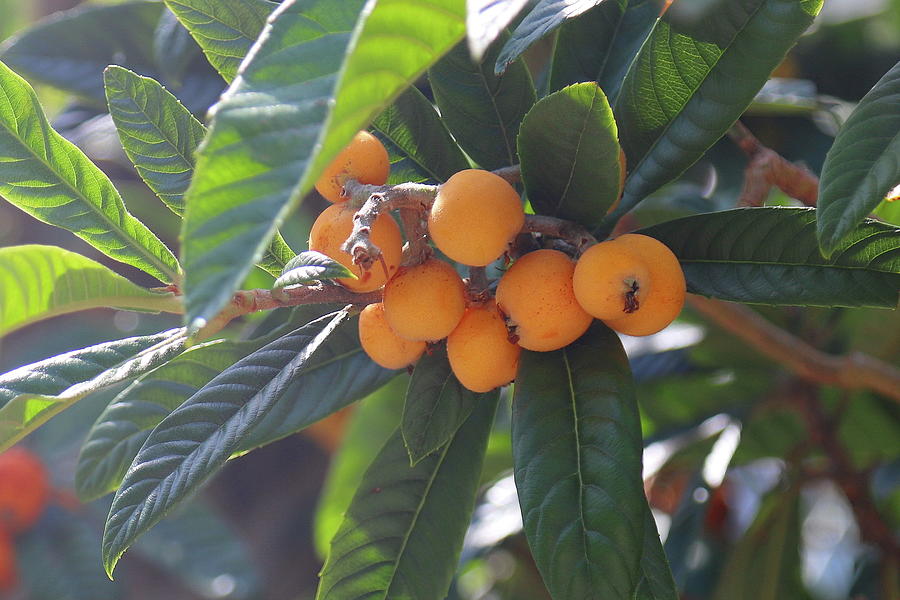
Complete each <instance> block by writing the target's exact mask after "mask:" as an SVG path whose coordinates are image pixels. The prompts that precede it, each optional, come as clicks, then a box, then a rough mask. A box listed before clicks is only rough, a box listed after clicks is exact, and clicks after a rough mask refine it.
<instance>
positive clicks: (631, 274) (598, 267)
mask: <svg viewBox="0 0 900 600" xmlns="http://www.w3.org/2000/svg"><path fill="white" fill-rule="evenodd" d="M572 288H573V290H574V291H575V298H577V299H578V303H579V304H580V305H581V307H582V308H583V309H584V310H586V311H587V312H588V313H590V315H591V316H593V317H595V318H597V319H617V318H619V317H623V316H625V315H627V314H629V313H633V312H635V311H637V310H639V309H640V306H641V302H642V301H643V300H644V299H645V298H646V297H647V294H648V293H649V292H650V271H649V269H648V267H647V265H646V264H644V261H643V260H642V258H641V257H640V255H638V254H635V253H634V252H632V251H631V250H629V248H628V247H627V246H626V245H624V244H618V243H616V242H613V241H607V242H600V243H599V244H595V245H593V246H591V247H590V248H588V249H587V250H586V251H585V252H584V254H582V255H581V258H579V259H578V262H577V263H576V265H575V273H574V275H573V276H572Z"/></svg>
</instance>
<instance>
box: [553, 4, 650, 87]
mask: <svg viewBox="0 0 900 600" xmlns="http://www.w3.org/2000/svg"><path fill="white" fill-rule="evenodd" d="M663 6H664V2H662V0H615V1H610V2H603V3H601V4H599V5H598V6H596V7H594V8H592V9H591V10H589V11H587V12H586V13H584V14H583V15H581V16H580V17H579V18H577V19H572V20H570V21H568V22H567V23H566V24H565V25H563V26H562V27H561V28H560V29H559V33H558V34H557V36H556V46H555V48H554V51H553V63H552V67H551V70H550V90H551V91H555V90H559V89H562V88H564V87H566V86H567V85H571V84H573V83H579V82H582V81H596V82H597V83H598V84H599V85H600V88H601V89H602V90H603V93H604V94H606V97H607V98H609V100H610V102H611V103H615V100H616V96H618V94H619V88H620V87H621V86H622V81H623V80H624V79H625V75H626V73H628V68H629V67H630V66H631V63H632V62H633V61H634V57H635V56H637V53H638V51H640V49H641V46H642V45H643V44H644V40H646V39H647V36H648V35H650V32H651V31H652V30H653V26H654V24H655V23H656V21H657V19H658V18H659V15H660V14H661V13H662V9H663ZM598 42H599V43H598Z"/></svg>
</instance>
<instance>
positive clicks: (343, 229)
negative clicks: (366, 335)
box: [309, 202, 403, 292]
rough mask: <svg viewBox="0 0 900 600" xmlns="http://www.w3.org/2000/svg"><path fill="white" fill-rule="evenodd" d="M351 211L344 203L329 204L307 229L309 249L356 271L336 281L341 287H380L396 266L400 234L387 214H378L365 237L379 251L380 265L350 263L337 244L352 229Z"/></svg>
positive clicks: (357, 289)
mask: <svg viewBox="0 0 900 600" xmlns="http://www.w3.org/2000/svg"><path fill="white" fill-rule="evenodd" d="M354 214H355V211H354V210H353V209H352V208H351V207H350V205H349V204H348V203H347V202H341V203H338V204H332V205H331V206H329V207H328V208H326V209H325V210H323V211H322V213H321V214H320V215H319V216H318V218H316V221H315V223H313V226H312V229H311V230H310V232H309V249H310V250H315V251H317V252H321V253H322V254H324V255H326V256H329V257H331V258H333V259H334V260H336V261H338V262H339V263H341V264H342V265H344V266H345V267H347V268H348V269H350V270H351V271H353V272H354V273H355V274H356V276H357V277H358V279H350V278H342V279H337V280H336V281H337V282H338V283H340V284H341V285H343V286H344V287H345V288H347V289H349V290H353V291H354V292H371V291H374V290H377V289H378V288H380V287H381V286H383V285H384V284H385V283H386V282H387V280H388V279H390V278H391V277H392V276H393V275H394V273H396V272H397V270H398V269H399V268H400V260H401V259H402V254H403V236H402V234H401V233H400V228H399V227H398V226H397V223H396V222H394V219H392V218H391V216H390V215H389V214H386V213H385V214H381V215H378V218H377V219H375V224H374V225H373V226H372V231H371V233H370V234H369V236H370V238H371V240H372V243H374V244H375V245H376V246H378V248H379V249H380V250H381V254H382V258H383V259H384V264H381V261H377V262H376V263H375V264H374V265H372V268H370V269H368V270H364V269H363V268H362V267H360V266H359V265H355V264H353V257H352V256H350V255H349V254H347V253H346V252H344V251H343V250H341V245H342V244H343V243H344V242H345V241H347V238H348V237H349V236H350V233H351V232H352V231H353V215H354Z"/></svg>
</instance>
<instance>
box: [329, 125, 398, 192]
mask: <svg viewBox="0 0 900 600" xmlns="http://www.w3.org/2000/svg"><path fill="white" fill-rule="evenodd" d="M390 171H391V161H390V158H389V157H388V153H387V150H386V149H385V147H384V144H382V143H381V140H379V139H378V138H377V137H375V136H374V135H372V134H371V133H369V132H368V131H360V132H358V133H357V134H356V135H355V136H353V139H352V140H351V141H350V143H349V144H348V145H347V147H346V148H344V149H343V150H341V151H340V153H338V155H337V156H336V157H335V158H334V160H333V161H331V164H330V165H328V167H326V169H325V171H323V172H322V174H321V175H320V176H319V179H318V181H316V190H318V192H319V193H320V194H322V196H324V197H325V199H327V200H328V201H330V202H340V201H341V200H344V196H343V190H344V182H345V181H347V180H348V179H356V180H357V181H359V182H360V183H369V184H372V185H384V183H385V182H386V181H387V179H388V175H390Z"/></svg>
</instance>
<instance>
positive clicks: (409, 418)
mask: <svg viewBox="0 0 900 600" xmlns="http://www.w3.org/2000/svg"><path fill="white" fill-rule="evenodd" d="M486 401H487V400H484V399H483V398H482V394H476V393H475V392H472V391H469V390H467V389H466V388H465V387H463V385H462V384H461V383H460V382H459V381H458V380H457V379H456V376H455V375H454V374H453V371H452V370H451V369H450V361H449V359H448V358H447V347H446V346H445V345H444V344H441V345H440V346H436V347H433V348H432V351H431V353H430V354H426V355H425V356H423V357H422V358H420V359H419V362H418V363H416V368H415V370H414V371H413V374H412V378H411V379H410V380H409V388H407V390H406V403H405V404H404V405H403V420H402V422H401V424H400V430H401V432H402V433H403V441H404V443H405V444H406V449H407V450H408V451H409V460H410V463H411V464H413V465H414V464H416V463H417V462H419V461H420V460H422V459H423V458H425V457H426V456H428V455H429V454H431V453H432V452H434V451H435V450H437V449H439V448H441V447H442V446H444V444H446V443H447V441H448V440H450V438H452V437H453V434H455V433H456V430H457V429H459V427H460V425H462V424H463V423H464V422H465V420H466V419H467V418H468V417H469V414H470V413H471V412H472V409H473V408H475V405H476V404H477V403H478V402H486Z"/></svg>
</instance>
